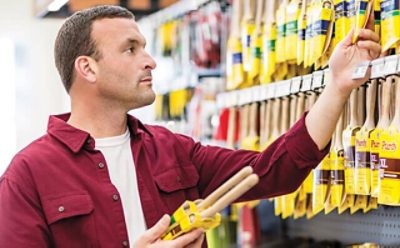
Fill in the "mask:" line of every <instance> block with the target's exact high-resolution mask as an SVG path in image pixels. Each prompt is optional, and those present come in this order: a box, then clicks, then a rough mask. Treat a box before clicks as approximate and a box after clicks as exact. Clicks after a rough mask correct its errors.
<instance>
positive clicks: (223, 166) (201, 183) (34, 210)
mask: <svg viewBox="0 0 400 248" xmlns="http://www.w3.org/2000/svg"><path fill="white" fill-rule="evenodd" d="M68 118H69V114H65V115H60V116H51V117H50V119H49V124H48V133H47V134H46V135H44V136H42V137H41V138H39V139H38V140H36V141H34V142H33V143H32V144H30V145H29V146H28V147H26V148H25V149H23V150H22V151H20V152H19V153H18V154H17V155H16V156H15V157H14V159H13V160H12V162H11V164H10V166H9V167H8V169H7V170H6V172H5V174H4V175H3V176H2V177H1V178H0V247H13V248H19V247H21V248H22V247H23V248H26V247H38V248H39V247H74V248H79V247H85V248H86V247H110V248H111V247H112V248H115V247H126V246H130V245H129V241H128V234H127V230H126V225H125V219H124V214H123V209H122V204H121V201H120V198H119V193H118V191H117V189H116V188H115V186H114V185H113V184H112V183H111V181H110V176H109V173H108V169H107V163H106V160H105V158H104V156H103V155H102V153H101V152H100V151H97V150H95V149H94V147H95V144H94V139H93V138H92V137H91V136H90V135H89V133H87V132H84V131H81V130H78V129H76V128H74V127H72V126H70V125H68V124H67V123H66V121H67V120H68ZM128 124H129V129H130V133H131V147H132V154H133V158H134V161H135V166H136V175H137V182H138V188H139V195H140V199H141V204H142V208H143V212H144V217H145V221H146V224H147V226H148V227H151V226H153V225H154V224H155V223H156V222H157V221H158V220H159V219H160V218H161V217H162V215H163V214H165V213H168V214H172V213H173V212H174V210H176V209H177V208H178V207H179V206H180V205H181V204H182V203H183V202H184V201H185V200H195V199H199V198H204V197H206V196H207V195H208V194H210V193H211V192H212V191H213V190H215V189H216V188H217V187H218V186H219V185H221V184H222V183H223V182H225V181H226V180H227V179H228V178H229V177H231V176H232V175H233V174H235V173H236V172H237V171H239V170H240V169H241V168H242V167H244V166H247V165H251V166H252V167H253V168H254V171H255V172H256V173H257V174H258V175H259V176H260V183H259V184H258V185H257V186H256V187H254V188H253V189H252V190H250V191H249V192H248V193H246V194H245V195H244V196H243V197H242V198H241V199H240V200H241V201H243V200H253V199H260V198H267V197H273V196H277V195H282V194H285V193H289V192H291V191H294V190H295V189H297V187H298V186H299V185H300V184H301V182H302V181H303V180H304V179H305V177H306V176H307V175H308V173H309V172H310V170H311V169H312V168H314V167H315V166H316V165H317V164H318V163H319V161H320V160H321V159H322V158H323V157H324V156H325V155H326V154H327V151H328V149H329V146H328V147H327V148H325V149H324V150H323V151H319V150H318V148H317V146H316V144H315V143H314V142H313V140H312V139H311V137H310V136H309V134H308V132H307V130H306V127H305V117H304V116H303V118H302V119H301V120H300V121H298V122H297V123H296V124H295V125H294V127H292V128H291V129H290V130H289V131H288V132H287V133H286V134H285V135H283V136H281V137H280V138H279V139H278V140H276V141H275V142H274V143H273V144H271V145H270V146H269V147H268V148H267V149H266V150H265V151H263V152H261V153H259V152H255V151H245V150H237V151H234V150H230V149H225V148H220V147H213V146H203V145H201V144H200V143H197V142H195V141H193V140H192V139H191V138H190V137H187V136H184V135H179V134H174V133H172V132H170V131H168V130H167V129H165V128H163V127H160V126H150V125H143V124H142V123H141V122H139V121H138V120H137V119H135V118H134V117H132V116H129V123H128ZM131 242H132V241H131Z"/></svg>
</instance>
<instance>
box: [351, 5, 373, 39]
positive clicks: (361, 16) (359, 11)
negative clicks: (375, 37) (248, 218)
mask: <svg viewBox="0 0 400 248" xmlns="http://www.w3.org/2000/svg"><path fill="white" fill-rule="evenodd" d="M373 2H374V0H356V1H355V9H356V18H355V29H354V35H353V43H355V42H356V41H357V39H358V35H359V34H360V30H361V29H363V28H365V26H366V24H367V22H368V19H369V18H370V17H371V12H372V9H373V6H374V4H373Z"/></svg>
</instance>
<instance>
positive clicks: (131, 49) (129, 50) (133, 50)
mask: <svg viewBox="0 0 400 248" xmlns="http://www.w3.org/2000/svg"><path fill="white" fill-rule="evenodd" d="M127 51H128V52H129V53H134V52H135V49H134V48H133V47H130V48H128V50H127Z"/></svg>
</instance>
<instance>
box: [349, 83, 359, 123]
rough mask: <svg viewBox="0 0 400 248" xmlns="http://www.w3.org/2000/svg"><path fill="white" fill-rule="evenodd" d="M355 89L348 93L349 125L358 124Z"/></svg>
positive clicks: (356, 93)
mask: <svg viewBox="0 0 400 248" xmlns="http://www.w3.org/2000/svg"><path fill="white" fill-rule="evenodd" d="M357 96H358V92H357V89H354V90H353V91H352V92H351V95H350V103H349V104H350V127H356V126H357V125H358V114H357Z"/></svg>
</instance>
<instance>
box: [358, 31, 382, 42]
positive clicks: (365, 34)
mask: <svg viewBox="0 0 400 248" xmlns="http://www.w3.org/2000/svg"><path fill="white" fill-rule="evenodd" d="M358 37H359V39H360V40H372V41H375V42H379V35H378V34H377V33H375V32H374V31H372V30H369V29H361V30H360V34H359V35H358Z"/></svg>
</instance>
